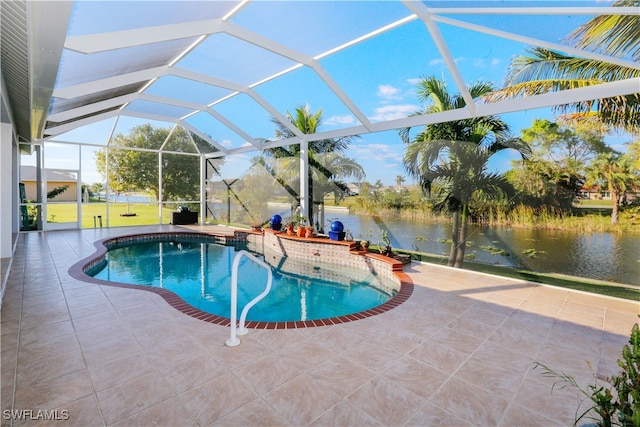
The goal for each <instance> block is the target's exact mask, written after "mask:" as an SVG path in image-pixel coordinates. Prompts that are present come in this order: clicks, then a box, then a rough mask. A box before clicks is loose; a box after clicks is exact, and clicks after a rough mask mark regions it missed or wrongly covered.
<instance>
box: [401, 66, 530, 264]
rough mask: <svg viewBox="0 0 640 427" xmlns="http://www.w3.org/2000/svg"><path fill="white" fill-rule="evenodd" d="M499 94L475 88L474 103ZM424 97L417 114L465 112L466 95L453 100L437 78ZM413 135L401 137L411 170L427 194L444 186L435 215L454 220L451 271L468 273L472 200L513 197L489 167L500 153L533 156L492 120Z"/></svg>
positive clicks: (427, 83) (424, 85)
mask: <svg viewBox="0 0 640 427" xmlns="http://www.w3.org/2000/svg"><path fill="white" fill-rule="evenodd" d="M491 90H493V87H492V86H491V84H489V83H486V82H479V83H476V84H474V85H472V86H471V87H470V88H469V92H470V93H471V95H472V97H474V98H477V97H480V96H482V95H484V94H486V93H487V92H489V91H491ZM418 96H419V99H420V101H421V102H423V103H425V104H426V107H425V108H424V109H423V110H422V111H420V112H417V113H414V114H420V113H433V112H439V111H446V110H452V109H456V108H462V107H464V105H465V102H464V99H463V98H462V96H461V95H460V94H456V95H450V94H449V93H448V91H447V87H446V83H445V82H443V81H440V80H438V79H437V78H435V77H427V78H425V79H423V80H422V81H421V82H420V83H419V86H418ZM409 134H410V130H409V129H402V130H401V131H400V136H401V138H403V140H404V141H405V142H406V143H407V144H408V146H407V149H406V151H405V155H404V166H405V168H406V170H407V171H408V172H409V174H411V175H412V176H413V177H415V178H416V179H417V180H418V181H419V182H420V185H421V187H422V188H423V190H425V191H427V192H430V191H431V184H432V183H433V182H436V181H437V182H438V183H440V184H441V185H440V188H439V190H438V194H437V197H436V200H437V202H436V204H435V205H434V209H435V210H439V211H446V212H449V213H451V214H452V215H453V225H452V239H451V240H452V243H451V251H450V253H449V262H448V264H449V266H453V267H458V268H460V267H462V263H463V261H464V252H465V247H466V240H467V223H468V218H469V208H470V205H471V203H472V199H473V197H475V196H478V195H480V194H485V195H486V196H488V197H492V198H495V197H497V196H499V195H501V194H508V193H510V192H511V191H512V187H511V185H510V184H509V183H508V182H507V180H506V178H505V177H504V176H503V175H499V174H496V173H489V172H487V161H488V160H489V158H490V157H491V156H492V155H494V154H495V153H497V152H498V151H501V150H504V149H508V148H512V149H515V150H517V151H518V152H519V153H520V154H521V155H522V157H523V158H526V157H528V156H529V154H530V150H529V147H528V145H527V144H525V143H524V142H523V141H522V140H520V139H516V138H511V136H510V134H509V127H508V126H507V124H506V123H504V122H503V121H502V120H500V119H499V118H497V117H493V116H486V117H477V118H471V119H465V120H459V121H454V122H447V123H434V124H429V125H426V126H425V127H424V129H423V130H422V131H421V132H420V133H418V135H416V137H415V138H414V139H412V140H411V139H410V138H409Z"/></svg>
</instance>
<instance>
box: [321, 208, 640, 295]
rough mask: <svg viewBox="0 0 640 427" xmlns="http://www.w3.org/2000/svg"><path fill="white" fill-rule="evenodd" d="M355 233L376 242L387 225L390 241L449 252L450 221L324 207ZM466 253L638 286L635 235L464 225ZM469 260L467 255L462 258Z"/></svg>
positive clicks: (639, 238)
mask: <svg viewBox="0 0 640 427" xmlns="http://www.w3.org/2000/svg"><path fill="white" fill-rule="evenodd" d="M325 216H326V219H327V223H329V222H330V220H332V219H338V220H340V221H341V222H342V223H343V224H344V227H345V230H349V231H350V232H351V234H352V235H353V237H354V238H356V239H366V240H369V241H371V244H373V245H377V244H378V242H380V241H381V235H382V230H387V232H388V233H389V238H390V240H391V245H392V246H393V247H396V248H403V249H412V250H416V251H420V252H426V253H431V254H439V255H448V253H449V249H450V246H451V242H450V240H448V239H450V238H451V225H450V224H449V223H433V222H424V221H417V220H410V219H401V218H379V217H371V216H369V215H356V214H349V213H347V212H344V211H343V212H332V211H327V212H326V214H325ZM468 240H469V243H468V244H467V249H466V254H467V255H469V256H470V257H471V258H472V259H473V260H474V261H476V262H482V263H487V264H495V265H503V266H513V267H519V268H525V269H528V270H532V271H536V272H541V273H560V274H566V275H571V276H580V277H586V278H592V279H598V280H607V281H611V282H618V283H624V284H631V285H637V286H640V235H638V234H634V235H629V234H612V233H588V234H583V233H575V232H569V231H557V230H537V229H526V228H510V227H478V226H475V225H473V224H470V225H469V239H468ZM467 259H469V258H467Z"/></svg>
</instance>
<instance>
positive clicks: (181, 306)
mask: <svg viewBox="0 0 640 427" xmlns="http://www.w3.org/2000/svg"><path fill="white" fill-rule="evenodd" d="M148 236H157V237H164V236H167V237H170V236H180V237H197V238H202V237H209V238H211V237H213V238H221V239H225V240H226V239H227V238H228V237H230V236H218V235H215V234H210V233H200V232H193V231H192V232H181V231H177V232H176V231H170V232H156V233H153V232H152V233H136V234H128V235H124V236H118V237H109V238H105V239H100V240H97V241H95V242H94V243H93V245H94V246H95V247H96V252H94V253H93V254H92V255H90V256H88V257H86V258H84V259H82V260H80V261H78V262H77V263H75V264H73V265H72V266H71V267H69V270H68V272H69V275H70V276H71V277H73V278H74V279H77V280H81V281H83V282H87V283H93V284H97V285H102V286H111V287H116V288H124V289H137V290H141V291H146V292H152V293H155V294H156V295H159V296H161V297H162V298H163V299H164V300H165V301H166V302H167V303H168V304H169V305H170V306H171V307H173V308H175V309H176V310H178V311H180V312H182V313H183V314H186V315H187V316H190V317H193V318H196V319H198V320H202V321H204V322H208V323H214V324H216V325H221V326H230V325H231V320H230V319H229V318H226V317H222V316H218V315H216V314H211V313H207V312H205V311H202V310H200V309H198V308H196V307H194V306H192V305H191V304H189V303H187V302H186V301H185V300H184V299H182V297H180V296H179V295H178V294H176V293H175V292H173V291H170V290H168V289H163V288H155V287H151V286H141V285H131V284H127V283H120V282H109V281H106V280H101V279H96V278H94V277H91V276H89V275H88V274H86V273H85V271H86V270H87V269H89V268H91V267H92V266H93V265H95V264H96V263H97V262H98V261H100V260H101V259H102V258H103V257H104V255H105V254H106V253H107V250H108V248H107V244H108V243H109V242H113V241H121V240H122V241H127V240H131V241H133V240H136V239H139V238H142V237H148ZM232 240H235V238H233V237H232ZM369 255H372V256H374V257H375V258H377V259H381V257H380V255H379V254H363V256H369ZM384 261H387V260H386V259H385V260H384ZM388 263H389V264H390V268H391V270H392V274H393V275H395V276H396V278H397V279H398V280H399V281H400V289H399V291H398V293H396V295H394V296H393V297H392V298H391V299H390V300H389V301H387V302H385V303H383V304H381V305H378V306H376V307H373V308H370V309H367V310H364V311H360V312H357V313H352V314H346V315H342V316H336V317H328V318H324V319H316V320H298V321H287V322H283V321H278V322H258V321H247V322H246V324H245V327H246V328H249V329H300V328H313V327H318V326H330V325H337V324H341V323H347V322H353V321H355V320H360V319H366V318H368V317H372V316H376V315H378V314H382V313H385V312H387V311H389V310H391V309H393V308H395V307H398V306H399V305H400V304H402V303H403V302H405V301H407V300H408V299H409V297H410V296H411V295H412V294H413V289H414V284H413V280H411V277H410V276H409V275H408V274H406V273H404V272H402V271H397V269H395V268H394V266H395V260H393V259H391V258H389V259H388Z"/></svg>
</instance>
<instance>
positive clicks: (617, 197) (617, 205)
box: [611, 191, 620, 225]
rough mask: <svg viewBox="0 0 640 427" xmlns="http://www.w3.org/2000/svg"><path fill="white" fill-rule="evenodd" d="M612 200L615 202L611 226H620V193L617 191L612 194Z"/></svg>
mask: <svg viewBox="0 0 640 427" xmlns="http://www.w3.org/2000/svg"><path fill="white" fill-rule="evenodd" d="M611 199H612V201H613V208H612V209H611V224H612V225H616V224H618V216H619V212H620V193H618V192H617V191H612V192H611Z"/></svg>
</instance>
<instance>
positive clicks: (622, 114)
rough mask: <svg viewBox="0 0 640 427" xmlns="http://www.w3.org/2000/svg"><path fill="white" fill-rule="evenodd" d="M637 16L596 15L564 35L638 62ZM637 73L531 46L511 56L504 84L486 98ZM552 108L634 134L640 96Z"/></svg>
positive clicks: (623, 1) (627, 2)
mask: <svg viewBox="0 0 640 427" xmlns="http://www.w3.org/2000/svg"><path fill="white" fill-rule="evenodd" d="M613 6H614V7H622V6H630V7H639V6H640V0H618V1H616V2H615V3H614V4H613ZM637 19H638V18H637V17H636V16H628V15H606V16H598V17H596V18H594V19H592V20H590V21H588V22H587V23H585V24H584V25H582V26H580V27H578V28H577V29H576V30H575V31H574V32H573V33H571V34H570V35H569V37H568V41H569V42H570V43H573V44H574V45H575V47H577V48H580V49H583V50H590V51H593V52H598V53H603V54H608V55H613V56H617V57H626V56H628V57H630V58H631V59H632V60H633V61H636V62H638V61H640V31H638V20H637ZM636 77H640V70H639V69H637V68H631V67H625V66H622V65H618V64H611V63H607V62H603V61H598V60H593V59H586V58H578V57H573V56H569V55H564V54H561V53H558V52H554V51H551V50H548V49H543V48H531V49H529V50H527V54H525V55H521V56H517V57H515V58H514V59H513V60H512V62H511V66H510V69H509V72H508V75H507V78H506V82H505V88H504V89H501V90H499V91H496V92H495V93H492V94H490V95H489V96H487V97H486V99H487V100H489V101H492V100H501V99H506V98H513V97H518V96H529V95H536V94H541V93H546V92H552V91H560V90H567V89H573V88H579V87H585V86H592V85H598V84H601V83H605V82H610V81H615V80H622V79H629V78H636ZM555 111H556V112H557V113H559V114H561V115H562V118H563V119H564V120H574V121H586V122H595V123H597V124H599V125H601V126H602V127H603V128H606V129H622V130H626V131H628V132H634V131H635V132H637V131H638V130H639V129H640V94H638V93H635V94H632V95H625V96H617V97H611V98H602V99H597V100H591V101H583V102H576V103H572V104H565V105H559V106H556V107H555Z"/></svg>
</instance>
